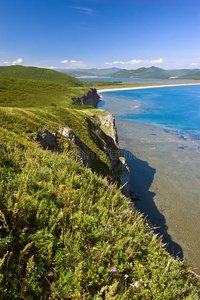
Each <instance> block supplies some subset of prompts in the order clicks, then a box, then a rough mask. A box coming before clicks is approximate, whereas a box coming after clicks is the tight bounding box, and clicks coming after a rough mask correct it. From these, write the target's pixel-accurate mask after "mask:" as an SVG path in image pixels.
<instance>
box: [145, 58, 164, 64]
mask: <svg viewBox="0 0 200 300" xmlns="http://www.w3.org/2000/svg"><path fill="white" fill-rule="evenodd" d="M143 63H146V64H162V63H163V58H159V59H156V60H149V61H148V60H147V61H143Z"/></svg>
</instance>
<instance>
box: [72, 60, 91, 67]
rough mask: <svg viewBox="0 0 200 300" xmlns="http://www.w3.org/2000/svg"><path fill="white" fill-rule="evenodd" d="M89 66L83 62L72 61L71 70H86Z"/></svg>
mask: <svg viewBox="0 0 200 300" xmlns="http://www.w3.org/2000/svg"><path fill="white" fill-rule="evenodd" d="M86 66H87V65H86V64H85V63H84V62H83V61H82V60H74V59H73V60H71V61H70V67H71V68H85V67H86Z"/></svg>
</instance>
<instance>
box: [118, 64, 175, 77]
mask: <svg viewBox="0 0 200 300" xmlns="http://www.w3.org/2000/svg"><path fill="white" fill-rule="evenodd" d="M112 76H113V77H116V78H144V79H147V78H149V79H168V78H169V77H170V73H169V72H168V71H166V70H163V69H160V68H156V67H150V68H139V69H137V70H126V69H123V70H121V71H119V72H117V73H115V74H113V75H112Z"/></svg>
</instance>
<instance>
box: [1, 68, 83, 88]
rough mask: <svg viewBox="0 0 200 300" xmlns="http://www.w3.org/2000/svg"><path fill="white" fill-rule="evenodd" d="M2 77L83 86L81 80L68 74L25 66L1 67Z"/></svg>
mask: <svg viewBox="0 0 200 300" xmlns="http://www.w3.org/2000/svg"><path fill="white" fill-rule="evenodd" d="M0 76H5V77H15V78H16V77H17V78H23V79H33V80H42V81H51V82H56V83H61V84H66V85H70V86H82V84H81V82H80V81H79V80H77V79H76V78H74V77H71V76H69V75H67V74H63V73H60V72H57V71H54V70H49V69H44V68H36V67H24V66H7V67H0Z"/></svg>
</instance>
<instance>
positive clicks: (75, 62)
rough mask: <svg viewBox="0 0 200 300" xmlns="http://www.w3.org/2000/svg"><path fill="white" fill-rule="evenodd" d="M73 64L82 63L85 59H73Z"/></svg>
mask: <svg viewBox="0 0 200 300" xmlns="http://www.w3.org/2000/svg"><path fill="white" fill-rule="evenodd" d="M71 63H72V64H82V63H83V61H82V60H71Z"/></svg>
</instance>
